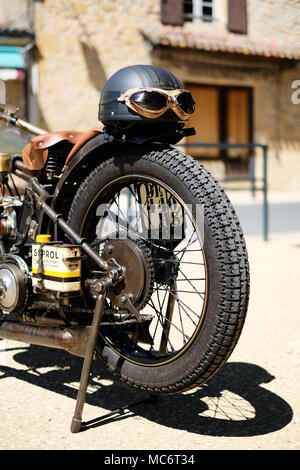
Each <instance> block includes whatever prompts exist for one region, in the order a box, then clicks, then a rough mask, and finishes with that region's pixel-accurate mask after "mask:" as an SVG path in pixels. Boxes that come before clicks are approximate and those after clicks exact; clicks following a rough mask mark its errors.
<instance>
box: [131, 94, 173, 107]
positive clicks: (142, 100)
mask: <svg viewBox="0 0 300 470" xmlns="http://www.w3.org/2000/svg"><path fill="white" fill-rule="evenodd" d="M130 101H131V102H133V103H136V104H138V105H139V106H141V107H142V108H145V109H148V110H149V111H160V110H161V109H163V108H164V107H165V106H167V104H168V97H167V96H165V95H163V94H162V93H159V92H157V91H148V90H144V91H136V92H135V93H133V94H132V95H131V96H130Z"/></svg>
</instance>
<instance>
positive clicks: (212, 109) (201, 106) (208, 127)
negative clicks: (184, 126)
mask: <svg viewBox="0 0 300 470" xmlns="http://www.w3.org/2000/svg"><path fill="white" fill-rule="evenodd" d="M185 87H186V88H187V89H188V90H190V91H191V93H192V95H193V97H194V100H195V101H196V109H195V112H194V114H192V115H191V117H190V119H189V125H188V127H194V128H195V131H196V135H194V136H191V137H187V138H186V142H187V143H189V144H194V143H197V142H205V143H216V142H218V141H219V93H218V89H217V88H215V87H209V86H208V87H206V86H197V85H192V84H186V86H185ZM186 151H187V153H189V154H190V155H192V156H193V157H201V156H203V157H217V156H218V155H219V150H218V149H217V148H214V147H213V148H205V147H204V148H203V147H202V148H200V147H187V148H186Z"/></svg>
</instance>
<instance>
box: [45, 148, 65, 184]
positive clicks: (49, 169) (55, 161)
mask: <svg viewBox="0 0 300 470" xmlns="http://www.w3.org/2000/svg"><path fill="white" fill-rule="evenodd" d="M60 160H61V159H60V158H59V155H58V153H57V152H54V151H51V152H49V155H48V158H47V162H46V165H45V170H46V173H47V177H48V179H53V178H54V176H57V175H59V173H60V171H61V169H62V164H61V161H60Z"/></svg>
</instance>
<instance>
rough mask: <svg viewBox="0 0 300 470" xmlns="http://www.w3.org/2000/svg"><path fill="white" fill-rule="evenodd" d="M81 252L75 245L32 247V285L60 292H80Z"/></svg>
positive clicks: (39, 245) (34, 245) (37, 244)
mask: <svg viewBox="0 0 300 470" xmlns="http://www.w3.org/2000/svg"><path fill="white" fill-rule="evenodd" d="M80 255H81V251H80V248H79V247H78V246H75V245H52V244H49V245H47V244H39V243H35V244H33V245H32V285H33V286H37V287H40V286H41V280H42V281H43V282H42V284H43V287H44V288H45V289H49V290H55V291H58V292H71V291H77V290H80V275H81V261H80V259H78V257H80Z"/></svg>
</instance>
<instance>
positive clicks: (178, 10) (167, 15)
mask: <svg viewBox="0 0 300 470" xmlns="http://www.w3.org/2000/svg"><path fill="white" fill-rule="evenodd" d="M160 12H161V22H162V24H170V25H173V26H182V25H183V22H184V14H183V13H184V12H183V0H161V2H160Z"/></svg>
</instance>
